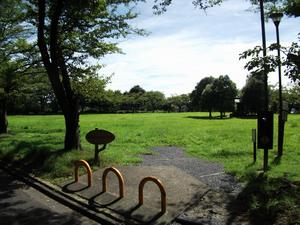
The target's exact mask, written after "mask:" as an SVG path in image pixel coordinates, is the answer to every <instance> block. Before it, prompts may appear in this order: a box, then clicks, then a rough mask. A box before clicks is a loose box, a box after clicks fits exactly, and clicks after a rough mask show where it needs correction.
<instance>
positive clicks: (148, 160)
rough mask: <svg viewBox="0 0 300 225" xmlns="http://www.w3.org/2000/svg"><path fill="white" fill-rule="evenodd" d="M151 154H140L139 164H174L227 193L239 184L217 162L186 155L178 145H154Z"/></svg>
mask: <svg viewBox="0 0 300 225" xmlns="http://www.w3.org/2000/svg"><path fill="white" fill-rule="evenodd" d="M151 150H152V152H153V154H151V155H150V154H147V155H142V158H143V162H142V163H141V164H140V165H141V166H174V167H177V168H179V169H181V170H182V171H184V172H186V173H187V174H189V175H191V176H193V177H195V178H197V179H198V180H199V181H202V182H203V183H205V184H206V185H208V186H209V187H211V188H213V189H220V190H222V191H225V192H227V193H231V192H235V191H238V190H239V189H240V188H241V185H240V184H239V183H238V182H237V181H236V180H235V179H234V177H233V176H231V175H229V174H226V173H225V172H224V168H223V166H222V165H221V164H219V163H212V162H208V161H204V160H201V159H199V158H193V157H191V156H188V155H187V154H186V153H185V152H184V150H183V149H181V148H178V147H154V148H152V149H151Z"/></svg>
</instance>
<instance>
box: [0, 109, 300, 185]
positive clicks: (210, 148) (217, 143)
mask: <svg viewBox="0 0 300 225" xmlns="http://www.w3.org/2000/svg"><path fill="white" fill-rule="evenodd" d="M216 115H217V114H216ZM206 116H207V113H154V114H152V113H146V114H105V115H82V116H81V121H80V128H81V140H82V146H83V149H84V151H72V152H67V153H65V152H63V151H62V150H61V149H62V148H63V139H64V121H63V117H62V116H10V117H9V130H10V132H9V135H5V136H1V137H0V138H1V139H0V140H1V142H0V150H1V157H2V158H3V157H5V158H6V160H14V161H16V160H22V162H23V163H25V164H27V165H29V164H30V166H31V167H32V168H33V170H35V171H33V172H35V173H38V174H39V175H40V176H42V177H45V178H57V177H62V176H66V175H69V174H71V173H72V162H73V161H74V160H77V159H81V158H82V159H86V160H89V161H92V158H93V149H94V147H93V145H91V144H89V143H87V141H86V140H85V134H86V133H87V132H88V131H90V130H92V129H94V128H96V127H98V128H100V129H106V130H109V131H111V132H112V133H114V134H115V135H116V140H115V141H114V142H112V143H111V144H109V146H108V148H107V149H106V150H105V151H104V152H101V153H100V158H101V160H102V161H101V164H102V165H103V166H107V165H127V164H135V163H138V162H140V160H141V158H140V156H139V155H140V154H149V153H150V151H149V148H150V147H153V146H178V147H183V148H184V149H185V150H186V152H187V154H189V155H191V156H194V157H199V158H202V159H207V160H209V161H215V162H221V163H222V164H223V165H224V166H225V169H226V171H228V172H230V173H232V174H235V175H237V176H238V177H243V176H244V175H245V174H247V173H251V172H253V171H256V170H259V169H260V168H261V167H262V150H258V160H257V163H256V164H253V163H252V142H251V129H252V128H256V120H255V119H236V118H233V119H223V120H220V119H217V118H215V119H212V120H209V119H207V118H206ZM275 118H276V116H275ZM274 127H275V129H274V149H273V150H270V154H269V155H270V158H269V165H270V171H269V172H268V175H269V176H270V177H274V178H275V177H281V176H283V175H284V176H285V177H288V178H289V179H291V180H300V173H299V165H300V142H299V140H300V116H298V115H289V119H288V122H287V123H286V127H285V140H284V142H285V144H284V153H283V157H282V160H281V162H279V163H278V162H276V161H275V160H274V159H275V156H276V152H277V150H276V149H277V146H276V144H277V119H275V121H274ZM37 158H38V159H39V160H35V159H37ZM36 164H37V165H36Z"/></svg>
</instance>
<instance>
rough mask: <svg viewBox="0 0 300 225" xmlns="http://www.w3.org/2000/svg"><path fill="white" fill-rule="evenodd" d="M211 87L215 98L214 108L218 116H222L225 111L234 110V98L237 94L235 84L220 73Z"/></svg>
mask: <svg viewBox="0 0 300 225" xmlns="http://www.w3.org/2000/svg"><path fill="white" fill-rule="evenodd" d="M212 89H213V92H214V98H215V99H214V102H215V110H218V111H219V112H220V117H221V118H223V116H224V115H225V112H228V111H233V110H234V99H235V97H236V95H237V88H236V85H235V83H233V81H231V80H230V78H229V76H228V75H225V76H222V75H221V76H219V78H218V79H215V80H214V82H213V85H212Z"/></svg>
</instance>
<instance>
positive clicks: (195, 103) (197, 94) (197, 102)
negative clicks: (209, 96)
mask: <svg viewBox="0 0 300 225" xmlns="http://www.w3.org/2000/svg"><path fill="white" fill-rule="evenodd" d="M213 81H214V78H213V77H205V78H203V79H202V80H200V82H198V83H197V85H196V87H195V89H194V90H193V91H192V93H191V105H192V107H193V109H194V110H196V111H198V110H200V111H201V110H203V109H208V108H210V107H208V108H207V107H205V105H206V104H204V105H203V104H201V102H202V101H203V100H202V99H201V96H202V93H203V91H204V89H205V88H206V85H207V84H212V83H213Z"/></svg>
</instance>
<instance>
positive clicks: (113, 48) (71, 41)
mask: <svg viewBox="0 0 300 225" xmlns="http://www.w3.org/2000/svg"><path fill="white" fill-rule="evenodd" d="M26 2H27V9H28V14H29V16H31V19H29V20H28V21H29V22H31V23H32V24H33V25H35V26H36V27H37V42H38V46H39V50H40V53H41V58H42V61H43V64H44V67H45V69H46V72H47V75H48V78H49V80H50V83H51V86H52V88H53V91H54V94H55V97H56V99H57V102H58V104H59V106H60V108H61V110H62V113H63V115H64V119H65V127H66V132H65V141H64V149H65V150H70V149H79V148H80V135H79V132H80V131H79V108H80V107H79V98H78V95H77V94H76V93H75V92H74V88H73V86H72V82H73V81H80V80H81V79H82V78H83V77H84V76H85V75H87V74H90V73H91V70H93V69H94V68H95V66H97V65H93V64H92V60H91V59H92V58H94V59H99V58H100V57H103V56H104V55H106V54H109V53H115V52H120V49H119V48H118V47H117V44H116V43H114V42H112V41H109V40H113V39H116V38H121V37H125V36H126V35H128V34H131V33H139V34H142V33H143V31H142V30H139V29H134V28H132V27H131V26H130V25H129V24H128V20H130V19H133V18H135V17H136V14H135V13H133V11H132V4H133V3H135V2H137V0H118V1H105V0H86V1H77V0H64V1H60V0H52V1H47V0H38V1H35V0H27V1H26Z"/></svg>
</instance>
